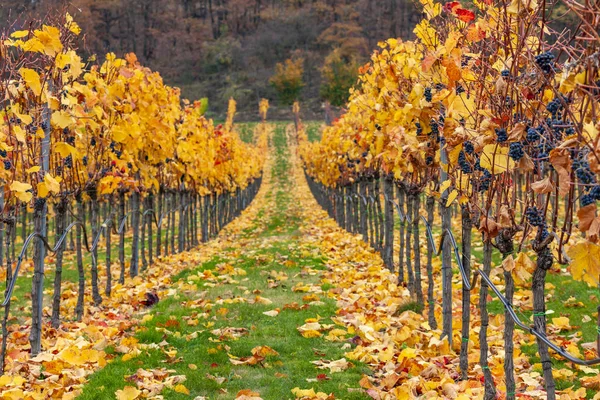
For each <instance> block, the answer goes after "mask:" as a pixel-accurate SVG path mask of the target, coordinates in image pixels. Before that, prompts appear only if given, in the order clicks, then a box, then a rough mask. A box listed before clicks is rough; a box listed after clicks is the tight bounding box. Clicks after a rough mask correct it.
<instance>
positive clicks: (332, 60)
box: [320, 48, 359, 107]
mask: <svg viewBox="0 0 600 400" xmlns="http://www.w3.org/2000/svg"><path fill="white" fill-rule="evenodd" d="M358 68H359V63H358V61H357V58H356V56H354V55H353V54H344V53H343V50H342V49H341V48H336V49H334V50H333V51H332V52H331V53H330V54H329V55H328V56H327V58H326V59H325V65H323V68H322V69H321V79H322V83H321V88H320V94H321V97H322V98H323V99H325V100H327V101H329V102H330V103H331V104H333V105H334V106H338V107H339V106H342V105H343V104H344V103H345V102H346V99H347V98H348V92H349V90H350V88H351V87H352V86H354V84H355V83H356V80H357V78H358Z"/></svg>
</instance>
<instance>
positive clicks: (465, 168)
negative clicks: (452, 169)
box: [458, 150, 473, 174]
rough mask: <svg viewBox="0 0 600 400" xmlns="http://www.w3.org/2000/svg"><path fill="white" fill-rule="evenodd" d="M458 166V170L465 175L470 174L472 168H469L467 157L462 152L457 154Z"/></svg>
mask: <svg viewBox="0 0 600 400" xmlns="http://www.w3.org/2000/svg"><path fill="white" fill-rule="evenodd" d="M458 166H459V167H460V170H461V171H462V172H464V173H465V174H470V173H471V172H473V168H471V164H469V161H467V156H466V155H465V152H464V151H462V150H461V151H460V153H458Z"/></svg>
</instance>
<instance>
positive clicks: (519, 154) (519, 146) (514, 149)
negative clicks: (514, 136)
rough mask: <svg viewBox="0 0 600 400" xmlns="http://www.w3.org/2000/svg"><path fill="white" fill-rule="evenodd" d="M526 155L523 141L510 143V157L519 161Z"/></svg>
mask: <svg viewBox="0 0 600 400" xmlns="http://www.w3.org/2000/svg"><path fill="white" fill-rule="evenodd" d="M524 155H525V152H524V151H523V143H521V142H516V143H511V144H510V150H509V151H508V156H509V157H510V158H512V159H513V160H515V161H519V160H520V159H521V158H523V156H524Z"/></svg>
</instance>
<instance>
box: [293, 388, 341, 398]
mask: <svg viewBox="0 0 600 400" xmlns="http://www.w3.org/2000/svg"><path fill="white" fill-rule="evenodd" d="M292 394H293V395H294V396H296V399H300V400H333V399H335V396H334V395H333V393H332V394H327V393H323V392H315V389H300V388H298V387H295V388H293V389H292Z"/></svg>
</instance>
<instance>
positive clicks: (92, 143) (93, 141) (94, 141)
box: [90, 137, 96, 146]
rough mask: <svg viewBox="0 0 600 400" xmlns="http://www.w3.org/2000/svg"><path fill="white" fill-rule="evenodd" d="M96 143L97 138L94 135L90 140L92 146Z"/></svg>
mask: <svg viewBox="0 0 600 400" xmlns="http://www.w3.org/2000/svg"><path fill="white" fill-rule="evenodd" d="M95 145H96V138H95V137H93V138H92V140H90V146H95Z"/></svg>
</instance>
